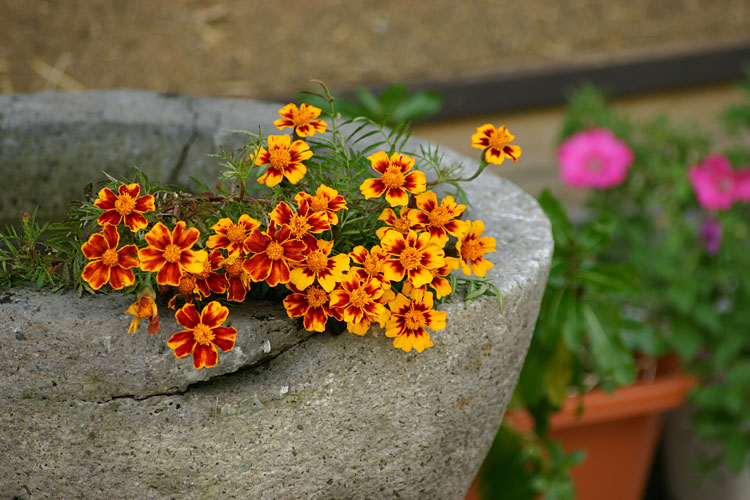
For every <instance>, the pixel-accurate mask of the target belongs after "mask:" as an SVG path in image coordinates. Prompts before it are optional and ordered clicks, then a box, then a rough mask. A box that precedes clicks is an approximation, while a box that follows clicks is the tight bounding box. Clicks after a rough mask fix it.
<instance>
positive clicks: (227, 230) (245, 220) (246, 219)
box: [206, 214, 260, 255]
mask: <svg viewBox="0 0 750 500" xmlns="http://www.w3.org/2000/svg"><path fill="white" fill-rule="evenodd" d="M259 227H260V222H258V221H257V220H255V219H253V218H252V217H250V216H249V215H247V214H242V215H240V220H239V221H237V224H235V223H234V222H232V219H229V218H226V217H225V218H222V219H219V222H217V223H216V224H214V225H213V226H211V231H214V232H215V233H216V234H214V235H211V236H209V238H208V241H206V246H207V247H208V248H210V249H211V250H214V249H217V248H226V249H227V253H228V254H229V255H233V254H236V253H238V252H243V253H245V254H247V253H248V249H247V246H246V245H245V239H246V238H247V237H248V235H249V234H250V233H251V232H252V231H253V230H254V229H258V228H259Z"/></svg>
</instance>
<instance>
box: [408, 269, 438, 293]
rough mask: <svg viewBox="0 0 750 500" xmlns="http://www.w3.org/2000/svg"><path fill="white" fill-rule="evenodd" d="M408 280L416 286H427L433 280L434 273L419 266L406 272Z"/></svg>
mask: <svg viewBox="0 0 750 500" xmlns="http://www.w3.org/2000/svg"><path fill="white" fill-rule="evenodd" d="M406 274H407V277H408V280H409V281H410V282H411V284H412V285H414V286H415V287H416V288H419V287H421V286H425V285H426V284H428V283H429V282H431V281H432V278H433V275H432V273H431V272H430V271H428V270H427V269H425V268H424V267H418V268H416V269H410V270H408V271H407V272H406Z"/></svg>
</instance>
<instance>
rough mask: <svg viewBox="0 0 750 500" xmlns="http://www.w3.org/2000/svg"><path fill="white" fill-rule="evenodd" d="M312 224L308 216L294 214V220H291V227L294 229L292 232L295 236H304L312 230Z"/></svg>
mask: <svg viewBox="0 0 750 500" xmlns="http://www.w3.org/2000/svg"><path fill="white" fill-rule="evenodd" d="M311 227H312V226H310V224H308V223H307V217H302V216H299V215H293V216H292V220H290V221H289V229H291V230H292V234H293V235H294V237H295V238H302V237H303V236H304V235H306V234H307V232H308V231H309V230H310V228H311Z"/></svg>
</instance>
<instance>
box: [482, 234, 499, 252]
mask: <svg viewBox="0 0 750 500" xmlns="http://www.w3.org/2000/svg"><path fill="white" fill-rule="evenodd" d="M478 241H479V244H480V245H481V246H482V250H483V251H484V253H489V252H494V251H495V246H496V245H497V240H495V238H493V237H492V236H482V237H481V238H479V240H478Z"/></svg>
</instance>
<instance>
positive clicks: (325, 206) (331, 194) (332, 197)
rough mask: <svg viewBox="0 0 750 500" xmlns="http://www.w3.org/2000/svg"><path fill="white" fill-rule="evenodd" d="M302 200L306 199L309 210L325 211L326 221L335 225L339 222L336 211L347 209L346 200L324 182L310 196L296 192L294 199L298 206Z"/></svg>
mask: <svg viewBox="0 0 750 500" xmlns="http://www.w3.org/2000/svg"><path fill="white" fill-rule="evenodd" d="M302 200H307V204H308V206H309V207H310V211H311V212H325V213H326V215H327V216H328V222H329V223H330V224H331V225H332V226H335V225H336V224H338V223H339V216H338V215H336V212H338V211H339V210H347V209H348V207H347V206H346V200H345V199H344V197H343V196H341V195H340V194H339V192H338V191H336V190H335V189H333V188H329V187H328V186H326V185H325V184H321V185H320V186H318V189H317V190H316V191H315V196H310V195H309V194H307V193H305V192H299V193H297V196H295V197H294V201H295V202H296V203H297V206H298V207H299V206H300V205H301V204H302Z"/></svg>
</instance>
